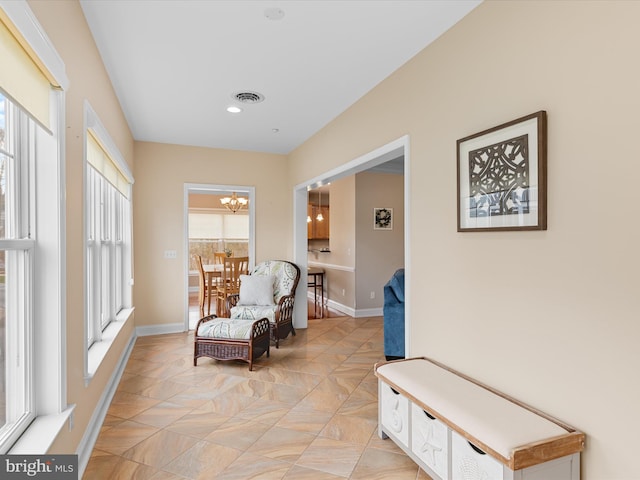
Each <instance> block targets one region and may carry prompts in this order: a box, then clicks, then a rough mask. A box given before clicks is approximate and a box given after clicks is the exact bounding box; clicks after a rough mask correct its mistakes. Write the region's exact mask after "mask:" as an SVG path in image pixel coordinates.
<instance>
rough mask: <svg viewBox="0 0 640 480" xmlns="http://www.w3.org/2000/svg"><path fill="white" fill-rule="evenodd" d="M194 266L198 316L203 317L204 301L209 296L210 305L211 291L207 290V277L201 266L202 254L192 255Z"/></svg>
mask: <svg viewBox="0 0 640 480" xmlns="http://www.w3.org/2000/svg"><path fill="white" fill-rule="evenodd" d="M194 258H195V262H196V267H197V268H198V304H199V305H200V317H201V318H202V317H204V302H205V299H206V298H207V297H209V305H211V292H209V291H207V279H206V276H205V274H204V268H202V256H201V255H194Z"/></svg>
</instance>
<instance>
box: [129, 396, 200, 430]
mask: <svg viewBox="0 0 640 480" xmlns="http://www.w3.org/2000/svg"><path fill="white" fill-rule="evenodd" d="M192 410H193V407H185V406H184V405H180V404H178V403H171V402H161V403H158V404H157V405H154V406H153V407H151V408H148V409H146V410H145V411H144V412H142V413H139V414H138V415H135V416H133V417H131V419H130V420H133V421H134V422H138V423H144V424H146V425H153V426H154V427H160V428H162V427H166V426H167V425H169V424H171V423H172V422H175V421H176V420H178V419H179V418H181V417H184V416H185V415H186V414H188V413H189V412H191V411H192Z"/></svg>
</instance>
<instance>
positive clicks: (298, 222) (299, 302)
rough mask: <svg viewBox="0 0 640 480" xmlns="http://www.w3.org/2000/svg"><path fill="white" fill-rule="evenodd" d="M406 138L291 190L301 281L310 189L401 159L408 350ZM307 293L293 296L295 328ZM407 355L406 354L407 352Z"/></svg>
mask: <svg viewBox="0 0 640 480" xmlns="http://www.w3.org/2000/svg"><path fill="white" fill-rule="evenodd" d="M409 157H410V156H409V136H408V135H405V136H403V137H400V138H399V139H397V140H395V141H393V142H390V143H388V144H386V145H383V146H381V147H379V148H377V149H376V150H374V151H372V152H369V153H367V154H365V155H362V156H361V157H358V158H356V159H354V160H352V161H350V162H347V163H345V164H344V165H341V166H339V167H337V168H335V169H333V170H330V171H328V172H325V173H323V174H321V175H319V176H317V177H315V178H313V179H311V180H309V181H307V182H304V183H301V184H299V185H296V186H295V188H294V209H293V213H294V262H295V263H296V264H297V265H298V266H299V267H300V270H301V278H303V279H306V278H307V270H308V263H307V248H308V243H307V195H308V194H307V192H308V191H309V190H310V189H314V188H318V187H320V186H322V185H326V184H328V183H331V182H334V181H336V180H338V179H341V178H344V177H347V176H350V175H355V174H357V173H360V172H363V171H365V170H369V169H372V168H374V167H377V166H379V165H381V164H383V163H387V162H389V161H391V160H394V159H399V158H402V159H403V160H402V161H403V167H404V265H405V272H406V284H405V285H406V288H405V292H406V294H405V305H406V307H405V340H406V341H405V345H406V346H407V347H406V349H407V350H408V345H409V342H408V338H409V337H410V325H411V323H410V322H409V318H410V309H409V305H410V303H409V298H408V296H409V295H408V294H409V292H410V289H409V286H408V284H409V282H410V279H411V275H410V254H411V251H410V242H409V221H408V219H409V218H410V215H409V207H410V205H409V194H410V192H409V165H410V161H409ZM306 296H307V291H306V289H301V288H299V289H298V291H297V293H296V297H297V298H296V302H295V312H294V318H295V319H296V320H295V326H296V328H307V324H308V321H307V318H308V317H307V315H308V312H307V308H308V306H307V298H306ZM407 354H408V352H407Z"/></svg>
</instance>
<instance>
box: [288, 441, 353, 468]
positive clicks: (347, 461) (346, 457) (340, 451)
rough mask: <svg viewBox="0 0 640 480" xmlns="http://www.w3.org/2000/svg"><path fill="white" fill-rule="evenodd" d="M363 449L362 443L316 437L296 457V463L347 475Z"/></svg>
mask: <svg viewBox="0 0 640 480" xmlns="http://www.w3.org/2000/svg"><path fill="white" fill-rule="evenodd" d="M363 451H364V446H363V445H355V444H352V443H347V442H341V441H339V440H334V439H332V438H324V437H317V438H316V439H315V440H314V441H313V442H312V443H311V445H309V447H308V448H307V449H306V450H305V452H304V453H303V454H302V456H301V457H300V458H299V459H298V461H297V462H296V465H298V466H301V467H305V468H310V469H313V470H319V471H321V472H325V473H330V474H332V475H338V476H342V477H349V475H351V472H353V469H354V468H355V466H356V464H357V463H358V460H359V459H360V456H361V455H362V452H363Z"/></svg>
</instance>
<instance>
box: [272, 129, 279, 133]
mask: <svg viewBox="0 0 640 480" xmlns="http://www.w3.org/2000/svg"><path fill="white" fill-rule="evenodd" d="M271 131H272V132H273V133H278V132H279V131H280V129H279V128H272V129H271Z"/></svg>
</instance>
